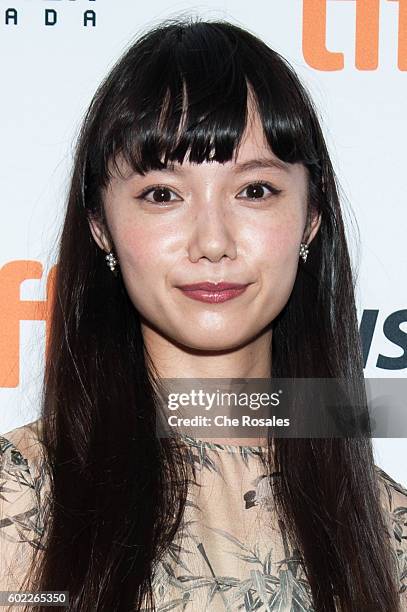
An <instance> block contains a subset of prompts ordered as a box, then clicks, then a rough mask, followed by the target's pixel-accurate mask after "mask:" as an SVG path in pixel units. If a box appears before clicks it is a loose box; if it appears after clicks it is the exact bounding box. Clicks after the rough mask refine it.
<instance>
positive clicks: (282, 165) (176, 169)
mask: <svg viewBox="0 0 407 612" xmlns="http://www.w3.org/2000/svg"><path fill="white" fill-rule="evenodd" d="M289 166H290V165H289V164H288V163H286V162H283V161H282V160H281V159H278V158H277V157H259V158H256V159H249V160H248V161H245V162H239V163H237V164H234V165H233V166H232V171H233V172H234V173H235V174H240V173H243V172H247V171H248V170H255V169H257V168H273V169H275V170H282V171H283V172H289ZM184 169H185V168H184V167H183V166H182V164H177V165H175V164H174V163H168V164H167V166H166V167H165V168H159V169H157V171H158V172H163V173H165V174H182V173H183V172H184Z"/></svg>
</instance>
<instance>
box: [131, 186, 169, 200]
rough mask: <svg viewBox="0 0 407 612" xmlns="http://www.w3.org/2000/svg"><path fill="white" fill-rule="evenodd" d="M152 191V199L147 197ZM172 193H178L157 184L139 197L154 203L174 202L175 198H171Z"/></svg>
mask: <svg viewBox="0 0 407 612" xmlns="http://www.w3.org/2000/svg"><path fill="white" fill-rule="evenodd" d="M149 193H151V194H152V199H150V198H147V197H146V196H147V195H148V194H149ZM171 194H174V195H176V194H175V193H174V192H173V191H172V190H171V189H169V188H168V187H165V186H161V185H155V186H154V187H149V188H148V189H146V190H145V191H143V193H141V194H140V196H139V199H141V200H146V201H147V202H152V203H153V204H154V203H155V204H165V203H166V202H174V201H175V200H174V199H173V200H171Z"/></svg>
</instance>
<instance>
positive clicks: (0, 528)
mask: <svg viewBox="0 0 407 612" xmlns="http://www.w3.org/2000/svg"><path fill="white" fill-rule="evenodd" d="M41 427H42V422H41V419H37V420H35V421H32V422H31V423H28V424H26V425H23V426H21V427H17V428H15V429H13V430H11V431H8V432H4V433H3V432H1V433H0V547H1V551H2V554H1V555H0V587H1V588H3V587H5V586H7V587H8V586H10V587H11V590H13V589H14V587H15V586H16V585H19V584H20V583H21V582H20V581H21V579H22V578H23V577H24V575H25V572H26V569H27V563H28V559H29V556H30V553H31V552H32V551H33V549H37V548H42V542H41V539H42V536H43V533H44V520H45V512H46V508H47V504H48V501H49V500H48V496H47V492H48V480H47V471H46V469H45V462H44V456H43V452H42V445H41V431H42V429H41ZM0 590H1V589H0ZM3 590H4V589H3ZM6 590H10V589H6Z"/></svg>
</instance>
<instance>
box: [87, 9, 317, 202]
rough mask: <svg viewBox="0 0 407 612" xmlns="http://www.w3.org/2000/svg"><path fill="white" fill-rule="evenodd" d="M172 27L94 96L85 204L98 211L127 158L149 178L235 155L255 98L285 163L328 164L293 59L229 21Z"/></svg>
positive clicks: (140, 47)
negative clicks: (176, 165)
mask: <svg viewBox="0 0 407 612" xmlns="http://www.w3.org/2000/svg"><path fill="white" fill-rule="evenodd" d="M165 23H166V25H164V26H163V27H161V28H159V29H158V30H157V31H156V34H155V37H153V38H152V37H151V35H149V36H148V37H146V36H142V37H140V38H139V41H138V43H137V44H135V45H133V47H131V48H130V49H129V51H128V52H127V53H125V54H124V56H122V58H121V59H120V60H119V61H118V62H117V63H116V65H115V66H114V67H113V69H112V71H111V73H110V74H109V75H108V77H107V78H106V80H105V81H104V82H103V83H102V84H101V86H100V87H99V89H98V91H97V92H96V94H95V97H94V99H93V101H92V104H91V107H90V109H89V121H88V129H89V130H90V138H89V139H88V142H89V143H90V144H89V149H88V151H87V152H86V156H85V161H84V164H85V168H84V173H83V176H84V177H85V185H84V189H85V192H84V201H85V204H86V207H88V208H98V207H99V205H100V203H99V197H98V193H99V191H100V189H101V188H105V187H106V186H107V184H108V182H109V180H110V178H111V177H112V173H117V174H119V175H120V168H119V166H118V163H117V162H118V158H119V157H121V158H123V159H124V160H125V162H126V163H127V165H128V166H129V167H130V168H131V170H132V171H133V172H135V173H138V174H141V175H144V174H145V173H146V172H148V171H149V170H159V169H161V168H163V167H166V166H167V164H168V162H171V163H172V162H178V163H180V164H182V163H183V162H184V159H185V157H186V155H187V154H188V160H189V161H190V162H191V163H198V164H199V163H202V162H203V161H217V162H219V163H225V162H227V161H230V160H232V159H235V158H236V155H237V151H238V147H239V144H240V141H241V139H242V136H243V134H244V131H245V128H246V125H247V121H248V108H249V100H252V101H253V103H254V108H255V109H256V112H258V114H259V116H260V119H261V123H262V125H263V129H264V134H265V137H266V140H267V143H268V145H269V147H270V149H271V150H272V151H273V153H274V154H275V155H276V156H277V157H279V158H280V159H281V160H282V161H284V162H288V163H297V162H300V163H303V164H304V165H305V166H307V167H308V168H309V169H310V170H311V174H312V173H313V172H315V170H316V169H318V168H320V155H319V152H318V150H317V144H316V143H317V142H319V139H318V134H317V132H316V130H317V129H318V128H317V122H316V120H315V110H314V108H313V106H312V103H311V101H310V99H309V96H308V95H307V93H306V90H305V89H304V88H303V86H302V84H301V83H300V81H299V80H298V77H297V76H296V74H295V72H294V71H293V69H292V68H291V66H290V64H289V63H288V62H287V61H286V60H285V59H284V58H282V57H281V56H280V55H279V54H278V53H277V52H275V51H273V50H272V49H270V48H269V47H268V46H267V45H266V44H265V43H264V42H262V41H261V40H260V39H257V38H256V37H255V36H254V35H253V34H250V33H248V32H246V31H244V30H242V29H240V28H239V27H238V26H231V24H229V23H228V24H227V26H225V25H224V24H223V22H222V21H216V22H206V23H201V22H199V21H195V22H194V23H191V24H190V23H186V22H184V21H179V20H178V21H175V22H174V20H171V19H170V20H168V21H167V22H165ZM96 126H97V128H96ZM234 154H235V156H234ZM85 172H86V174H85ZM91 194H92V196H91Z"/></svg>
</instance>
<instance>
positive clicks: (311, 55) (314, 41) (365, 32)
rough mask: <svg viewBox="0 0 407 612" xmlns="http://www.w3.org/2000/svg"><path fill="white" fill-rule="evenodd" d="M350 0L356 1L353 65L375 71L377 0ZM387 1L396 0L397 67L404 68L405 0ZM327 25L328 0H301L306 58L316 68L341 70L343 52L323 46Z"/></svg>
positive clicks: (406, 38)
mask: <svg viewBox="0 0 407 612" xmlns="http://www.w3.org/2000/svg"><path fill="white" fill-rule="evenodd" d="M337 1H339V0H337ZM341 1H342V2H344V1H345V0H341ZM352 2H355V3H356V49H355V66H356V68H357V69H358V70H376V69H377V67H378V57H379V24H380V0H352ZM387 2H398V3H399V24H398V68H399V69H400V70H407V0H387ZM326 27H327V0H303V34H302V48H303V55H304V59H305V61H306V62H307V64H309V65H310V66H311V67H312V68H315V69H316V70H343V67H344V54H343V53H334V52H332V51H328V49H327V48H326Z"/></svg>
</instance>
